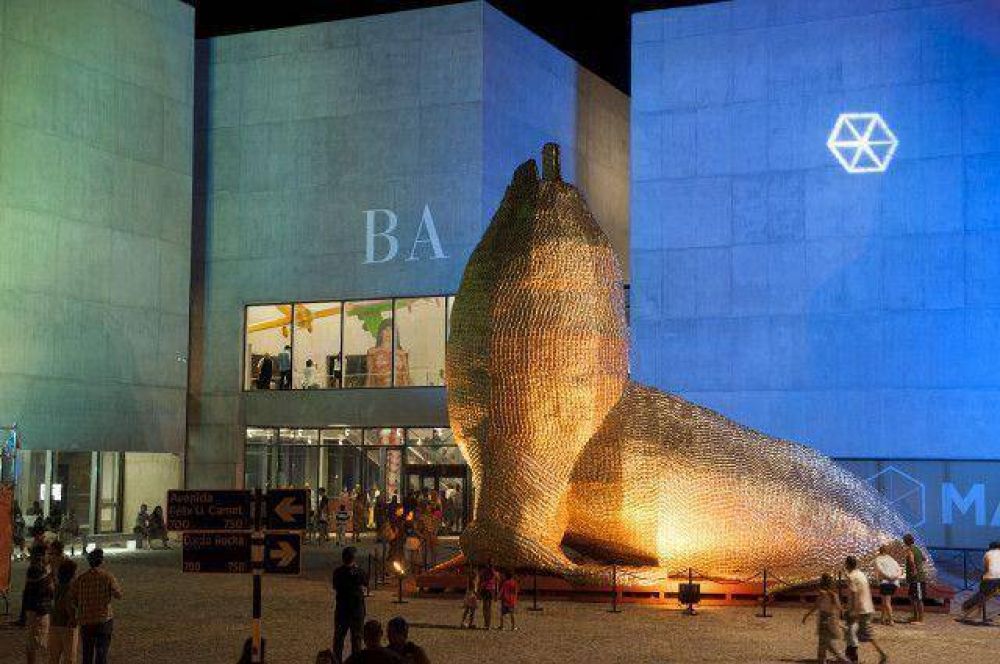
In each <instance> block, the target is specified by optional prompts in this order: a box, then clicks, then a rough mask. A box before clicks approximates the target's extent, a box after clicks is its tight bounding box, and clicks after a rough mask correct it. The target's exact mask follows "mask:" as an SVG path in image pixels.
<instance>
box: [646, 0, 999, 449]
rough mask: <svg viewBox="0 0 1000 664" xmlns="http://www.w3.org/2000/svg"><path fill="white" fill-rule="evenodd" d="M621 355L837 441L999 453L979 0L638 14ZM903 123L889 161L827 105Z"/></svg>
mask: <svg viewBox="0 0 1000 664" xmlns="http://www.w3.org/2000/svg"><path fill="white" fill-rule="evenodd" d="M633 38H634V44H633V65H632V66H633V77H632V81H633V115H632V144H633V146H634V150H633V157H632V178H633V180H632V191H633V198H632V219H633V228H632V274H633V287H632V321H633V334H634V338H635V345H634V355H633V358H632V368H633V371H634V372H635V375H636V377H637V378H638V379H640V380H643V381H647V382H650V383H653V384H655V385H657V386H659V387H662V388H665V389H668V390H672V391H678V392H681V393H683V394H685V395H686V396H688V397H690V398H692V399H694V400H696V401H699V402H701V403H704V404H706V405H709V406H711V407H714V408H717V409H719V410H721V411H722V412H724V413H725V414H727V415H729V416H731V417H733V418H735V419H737V420H739V421H741V422H745V423H747V424H749V425H751V426H754V427H757V428H759V429H762V430H764V431H767V432H769V433H771V434H775V435H779V436H785V437H789V438H794V439H798V440H801V441H803V442H807V443H810V444H813V445H815V446H817V447H818V448H820V449H821V450H822V451H824V452H827V453H830V454H832V455H835V456H850V457H869V458H872V457H878V458H900V457H916V458H948V459H956V458H988V459H997V458H1000V446H998V445H997V444H996V441H997V436H998V432H1000V408H998V406H1000V334H998V330H1000V316H998V313H997V305H998V304H1000V234H998V229H1000V205H998V201H1000V179H998V177H997V174H998V173H1000V124H998V123H997V122H996V111H997V108H1000V11H998V9H997V5H996V3H995V2H988V1H983V0H966V1H962V2H951V3H937V2H921V1H914V2H906V3H899V2H892V1H889V0H885V1H882V0H879V1H866V2H843V1H841V0H815V1H813V2H794V1H779V0H735V1H733V2H720V3H713V4H707V5H701V6H696V7H687V8H681V9H676V10H669V11H657V12H649V13H642V14H637V15H636V16H635V18H634V23H633ZM846 112H877V113H880V114H881V115H882V117H883V118H884V120H885V122H886V123H887V124H888V125H889V126H890V127H891V129H892V131H893V132H894V133H895V134H896V136H897V138H898V141H899V145H898V150H897V152H896V154H895V158H894V160H893V161H892V162H891V163H890V164H889V166H888V168H887V169H886V170H885V172H883V173H865V174H852V173H849V172H847V171H845V169H844V168H842V167H841V165H840V164H839V163H838V162H837V160H836V159H835V158H834V156H833V155H832V154H831V153H830V151H829V150H828V149H827V145H826V143H827V137H828V135H829V134H830V132H831V130H832V128H833V127H834V123H835V121H836V120H837V118H838V115H839V114H841V113H846Z"/></svg>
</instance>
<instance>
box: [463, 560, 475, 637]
mask: <svg viewBox="0 0 1000 664" xmlns="http://www.w3.org/2000/svg"><path fill="white" fill-rule="evenodd" d="M476 593H477V588H476V573H475V571H473V570H469V576H468V578H467V579H466V581H465V599H464V600H463V601H462V607H463V608H462V623H461V625H462V627H463V628H466V627H467V628H469V629H475V628H476V609H477V608H479V596H478V595H477V594H476Z"/></svg>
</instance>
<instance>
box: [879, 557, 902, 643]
mask: <svg viewBox="0 0 1000 664" xmlns="http://www.w3.org/2000/svg"><path fill="white" fill-rule="evenodd" d="M901 578H903V568H902V567H900V566H899V563H898V562H896V559H895V558H893V557H892V556H890V555H889V547H887V546H886V545H884V544H883V545H882V546H880V547H879V548H878V556H876V557H875V580H876V581H878V594H879V595H880V596H881V597H882V607H881V608H882V624H883V625H892V624H893V622H892V596H893V595H895V594H896V590H897V589H898V588H899V580H900V579H901Z"/></svg>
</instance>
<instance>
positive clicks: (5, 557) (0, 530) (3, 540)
mask: <svg viewBox="0 0 1000 664" xmlns="http://www.w3.org/2000/svg"><path fill="white" fill-rule="evenodd" d="M13 511H14V487H13V486H12V485H10V484H0V593H6V592H7V591H8V590H10V560H11V554H12V553H13V552H14V531H13V527H14V518H13Z"/></svg>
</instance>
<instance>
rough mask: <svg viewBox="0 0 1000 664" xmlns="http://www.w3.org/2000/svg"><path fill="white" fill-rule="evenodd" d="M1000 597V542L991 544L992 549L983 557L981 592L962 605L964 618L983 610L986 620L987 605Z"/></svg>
mask: <svg viewBox="0 0 1000 664" xmlns="http://www.w3.org/2000/svg"><path fill="white" fill-rule="evenodd" d="M998 595H1000V542H990V548H989V550H987V551H986V554H985V555H984V556H983V577H982V579H980V581H979V592H978V593H976V594H975V595H973V596H972V597H971V598H969V599H968V600H966V602H965V603H963V604H962V612H963V615H962V617H963V618H965V619H968V618H969V616H970V615H971V614H972V612H973V611H975V610H977V609H980V608H982V609H983V618H984V619H985V617H986V609H985V605H986V603H987V602H989V601H990V600H991V599H993V598H994V597H996V596H998Z"/></svg>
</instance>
